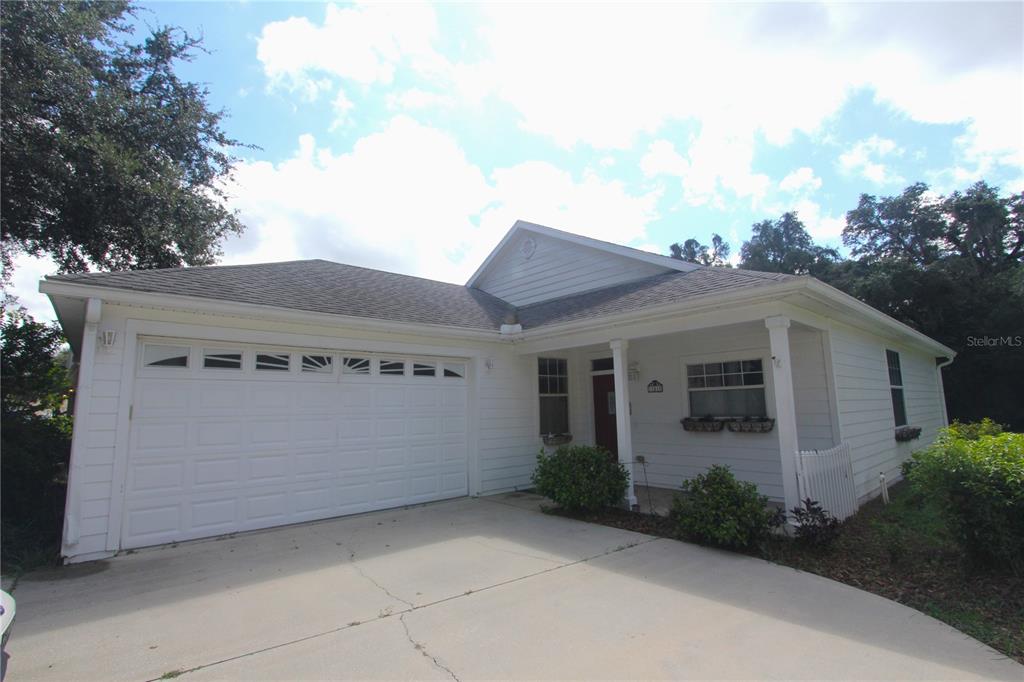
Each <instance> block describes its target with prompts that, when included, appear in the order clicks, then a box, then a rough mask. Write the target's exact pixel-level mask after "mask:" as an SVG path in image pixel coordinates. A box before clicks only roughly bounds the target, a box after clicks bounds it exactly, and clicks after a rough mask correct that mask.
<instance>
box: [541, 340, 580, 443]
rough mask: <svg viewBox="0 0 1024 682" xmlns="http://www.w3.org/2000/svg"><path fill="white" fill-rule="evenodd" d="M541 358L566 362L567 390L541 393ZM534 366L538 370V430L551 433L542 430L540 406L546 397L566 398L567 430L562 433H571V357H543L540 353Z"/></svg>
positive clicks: (549, 375) (551, 375)
mask: <svg viewBox="0 0 1024 682" xmlns="http://www.w3.org/2000/svg"><path fill="white" fill-rule="evenodd" d="M541 360H558V361H560V362H564V363H565V375H564V376H565V388H566V392H565V393H541V392H540V381H539V380H540V377H541V373H540V361H541ZM534 367H535V368H536V370H537V371H536V374H534V382H535V385H536V395H537V432H538V434H539V435H541V436H546V435H549V434H546V433H544V432H543V431H541V419H540V406H541V402H542V401H543V399H544V398H565V431H563V432H562V433H571V432H572V402H571V401H572V397H571V396H570V395H569V394H570V392H571V389H572V384H571V383H570V378H569V359H568V358H560V357H557V356H544V357H541V356H539V355H538V356H537V362H536V364H535V365H534ZM544 376H547V377H553V376H554V377H561V376H563V375H561V374H545V375H544Z"/></svg>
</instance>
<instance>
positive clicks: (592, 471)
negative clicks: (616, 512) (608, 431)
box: [533, 445, 629, 511]
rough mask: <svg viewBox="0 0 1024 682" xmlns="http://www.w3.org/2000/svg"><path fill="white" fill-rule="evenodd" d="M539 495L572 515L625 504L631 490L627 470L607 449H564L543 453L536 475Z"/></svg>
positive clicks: (539, 456) (535, 482)
mask: <svg viewBox="0 0 1024 682" xmlns="http://www.w3.org/2000/svg"><path fill="white" fill-rule="evenodd" d="M533 485H534V487H535V488H536V489H537V492H538V493H540V494H541V495H544V496H545V497H549V498H551V499H552V500H554V501H555V502H556V503H558V505H559V506H561V507H563V508H565V509H569V510H572V511H597V510H598V509H602V508H604V507H611V506H614V505H616V504H619V503H620V502H622V500H623V498H624V497H625V496H626V488H627V487H628V486H629V475H628V473H627V472H626V468H625V467H624V466H623V465H622V464H620V463H619V462H618V461H617V460H616V459H615V456H614V455H612V454H611V453H610V452H608V451H607V450H605V449H604V448H598V447H591V446H589V445H563V446H561V447H559V448H558V449H557V450H555V451H554V452H553V453H551V454H550V455H548V454H545V453H544V451H543V450H541V452H540V454H538V455H537V468H536V469H535V470H534V472H533Z"/></svg>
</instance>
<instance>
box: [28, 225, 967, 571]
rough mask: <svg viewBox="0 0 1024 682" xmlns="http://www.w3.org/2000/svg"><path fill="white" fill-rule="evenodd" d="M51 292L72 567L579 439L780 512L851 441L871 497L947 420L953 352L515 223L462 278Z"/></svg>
mask: <svg viewBox="0 0 1024 682" xmlns="http://www.w3.org/2000/svg"><path fill="white" fill-rule="evenodd" d="M40 290H41V291H42V292H44V293H46V294H47V295H49V297H50V299H51V300H52V302H53V305H54V308H55V309H56V311H57V315H58V317H59V319H60V323H61V325H62V326H63V328H64V330H65V332H66V334H67V336H68V339H69V340H70V342H71V345H72V348H73V351H74V356H75V358H76V360H77V365H78V383H77V392H76V396H77V397H76V400H75V426H74V436H73V441H72V452H71V465H70V472H69V484H68V495H67V509H66V516H65V522H64V538H63V555H64V557H65V558H66V559H67V560H68V561H83V560H88V559H94V558H101V557H107V556H110V555H112V554H114V553H115V552H117V551H119V550H126V549H129V548H135V547H143V546H149V545H157V544H164V543H172V542H177V541H181V540H189V539H194V538H203V537H211V536H217V535H222V534H227V533H233V532H237V531H246V530H253V529H259V528H267V527H271V526H278V525H284V524H291V523H297V522H303V521H310V520H314V519H322V518H329V517H335V516H341V515H345V514H354V513H359V512H366V511H371V510H377V509H385V508H391V507H397V506H403V505H408V504H414V503H422V502H428V501H433V500H441V499H446V498H453V497H459V496H464V495H488V494H492V493H499V492H504V491H511V490H516V489H522V488H527V487H529V486H530V476H531V473H532V471H533V467H534V464H535V461H536V455H537V452H538V450H539V449H540V448H541V447H543V446H544V445H545V443H547V444H548V445H550V444H553V443H557V442H559V441H566V440H568V439H569V438H570V436H571V439H572V442H573V443H584V444H598V445H601V446H604V447H606V448H607V449H608V450H610V451H611V452H613V453H616V454H617V456H618V458H619V459H620V461H622V462H623V463H625V464H626V465H627V468H628V469H629V470H630V471H631V472H632V473H633V476H634V478H635V480H637V481H638V482H641V483H644V484H645V485H649V486H652V487H656V488H657V487H660V488H677V487H678V486H679V485H680V483H681V482H682V480H683V479H684V478H686V477H690V476H693V475H695V474H698V473H700V472H702V471H705V470H706V469H707V468H708V467H709V466H710V465H712V464H716V463H720V464H727V465H729V466H730V467H731V468H732V471H733V472H734V473H735V474H736V475H737V477H739V478H741V479H744V480H747V481H752V482H754V483H756V484H757V486H758V487H759V488H760V490H761V491H762V492H763V493H764V494H766V495H767V496H769V497H770V498H771V499H773V500H776V501H778V502H779V503H784V504H785V505H786V507H787V508H792V507H794V506H796V505H797V504H798V500H799V492H798V491H799V488H798V480H797V478H798V477H797V464H796V463H795V460H796V457H795V455H796V453H797V451H798V450H812V449H827V448H831V447H833V446H836V445H838V444H847V445H848V447H849V452H850V453H851V456H850V459H851V460H852V474H853V476H852V479H853V482H854V484H855V495H856V496H857V497H859V498H861V499H863V498H865V497H868V496H872V495H875V494H877V493H878V491H879V474H880V473H883V474H885V475H886V476H888V477H889V479H890V480H892V479H895V478H897V477H898V476H899V464H900V462H901V461H903V460H904V459H905V458H906V457H907V456H908V454H909V452H910V449H911V448H912V447H913V448H916V447H920V446H922V445H924V444H927V443H928V442H930V440H931V439H932V438H934V436H935V434H936V432H937V430H938V429H939V428H940V427H942V426H943V425H944V424H945V423H946V412H945V405H944V400H943V391H942V377H941V371H940V368H941V365H942V364H943V363H948V362H949V361H950V360H951V359H952V357H953V355H954V353H953V351H952V350H950V349H949V348H947V347H946V346H943V345H942V344H940V343H938V342H936V341H934V340H932V339H930V338H928V337H926V336H924V335H922V334H920V333H919V332H917V331H915V330H913V329H911V328H910V327H908V326H906V325H904V324H902V323H900V322H897V321H896V320H894V319H892V318H890V317H888V316H886V315H884V314H882V313H880V312H879V311H877V310H875V309H873V308H871V307H869V306H867V305H865V304H864V303H861V302H860V301H857V300H856V299H854V298H851V297H850V296H847V295H846V294H843V293H841V292H839V291H838V290H836V289H834V288H832V287H830V286H827V285H825V284H823V283H822V282H820V281H817V280H815V279H813V278H810V277H794V276H790V275H782V274H773V273H764V272H752V271H747V270H740V269H729V268H713V267H702V266H698V265H694V264H691V263H687V262H683V261H680V260H675V259H672V258H668V257H665V256H660V255H655V254H651V253H647V252H644V251H639V250H636V249H632V248H628V247H625V246H620V245H617V244H611V243H607V242H603V241H598V240H595V239H590V238H587V237H582V236H579V235H575V234H569V233H566V232H562V231H559V230H554V229H551V228H548V227H544V226H541V225H535V224H532V223H527V222H522V221H520V222H517V223H516V224H515V225H514V226H513V227H512V229H511V230H510V231H509V233H508V234H507V235H506V236H505V238H504V239H503V240H502V241H501V243H499V244H498V246H497V247H496V248H495V249H494V251H493V252H492V253H491V254H490V255H489V256H488V258H487V259H486V260H485V261H484V263H483V264H482V265H481V266H480V268H479V270H477V272H476V273H475V274H474V275H473V276H472V278H470V280H469V282H468V283H467V284H466V285H465V286H460V285H455V284H446V283H442V282H436V281H431V280H428V279H421V278H418V277H409V276H406V275H398V274H393V273H388V272H382V271H378V270H370V269H366V268H361V267H356V266H352V265H343V264H340V263H333V262H328V261H324V260H305V261H294V262H284V263H267V264H260V265H237V266H211V267H190V268H177V269H167V270H145V271H134V272H117V273H89V274H70V275H58V276H52V277H47V278H46V279H45V280H43V281H42V282H41V283H40ZM685 418H690V421H687V423H686V424H685V425H684V424H683V423H682V421H683V420H684V419H685ZM726 418H729V419H733V420H739V421H734V422H725V421H723V420H724V419H726ZM711 420H714V421H715V422H718V423H731V424H733V425H736V424H739V425H740V428H737V429H736V430H731V428H730V429H725V428H720V427H718V426H717V424H713V425H712V426H711V427H710V428H709V427H707V424H706V422H709V421H711ZM695 421H698V422H701V421H702V423H699V424H698V423H695ZM905 425H906V426H909V427H917V428H920V429H921V430H922V433H921V436H920V437H919V439H918V440H916V441H914V442H913V443H901V442H898V441H897V439H896V436H895V434H896V431H897V429H898V428H899V427H902V426H905ZM748 427H751V428H748ZM712 428H715V429H719V430H712ZM633 496H634V493H633V492H631V493H630V498H631V500H630V501H634V500H633V499H632V498H633Z"/></svg>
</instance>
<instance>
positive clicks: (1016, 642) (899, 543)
mask: <svg viewBox="0 0 1024 682" xmlns="http://www.w3.org/2000/svg"><path fill="white" fill-rule="evenodd" d="M890 497H891V503H890V504H889V505H888V506H886V505H883V504H882V501H881V500H880V499H877V500H873V501H872V502H869V503H867V504H865V505H864V506H863V507H861V509H860V511H859V512H858V513H857V514H856V515H855V516H853V517H852V518H850V519H849V520H847V522H846V523H844V524H843V526H842V533H841V535H840V536H839V539H838V540H836V542H835V543H834V544H833V545H832V546H831V547H828V548H826V549H813V548H809V547H804V546H802V545H799V544H797V543H795V542H793V541H792V540H791V539H789V538H778V539H774V540H772V541H771V542H769V543H768V545H767V546H766V547H764V548H763V549H762V551H761V553H760V555H761V556H762V557H763V558H765V559H768V560H770V561H774V562H776V563H779V564H784V565H786V566H792V567H794V568H798V569H800V570H803V571H808V572H810V573H817V574H819V575H822V576H825V577H826V578H831V579H832V580H837V581H839V582H842V583H846V584H848V585H853V586H854V587H858V588H860V589H862V590H866V591H868V592H874V593H875V594H879V595H881V596H883V597H886V598H888V599H892V600H893V601H897V602H899V603H901V604H906V605H907V606H910V607H912V608H915V609H917V610H919V611H923V612H924V613H927V614H928V615H930V616H933V617H934V618H937V619H939V620H941V621H943V622H946V623H949V624H950V625H952V626H953V627H955V628H957V629H958V630H960V631H962V632H964V633H966V634H968V635H970V636H971V637H974V638H975V639H978V640H980V641H982V642H984V643H985V644H988V645H989V646H991V647H992V648H993V649H996V650H998V651H1000V652H1002V653H1004V654H1006V655H1007V656H1010V657H1011V658H1014V659H1016V660H1018V661H1020V662H1021V663H1024V577H1018V578H1014V577H1012V576H1009V575H1007V574H1006V573H1004V572H1000V571H998V570H994V569H993V568H992V567H980V568H979V569H977V570H970V568H969V567H968V566H967V565H966V562H965V561H964V557H963V554H962V553H961V552H960V550H959V549H958V548H957V546H956V543H955V542H954V541H953V538H952V537H951V536H950V534H949V530H948V529H947V527H946V524H945V523H944V522H943V521H942V518H941V517H940V515H939V510H938V509H936V507H935V505H933V504H928V503H927V502H926V501H924V500H919V499H916V498H915V496H914V495H913V494H912V493H911V492H910V490H909V488H908V487H907V486H906V485H899V486H895V487H894V488H892V490H891V491H890ZM556 513H559V514H564V512H561V511H558V512H556ZM572 516H573V518H578V519H580V520H584V521H590V522H593V523H601V524H604V525H609V526H615V527H617V528H625V529H627V530H634V531H638V532H641V533H648V534H650V535H658V536H662V537H674V535H675V530H674V528H673V526H672V523H671V522H670V521H669V519H667V518H664V517H657V516H649V515H646V514H638V513H635V512H627V511H623V510H608V511H604V512H599V513H596V514H585V515H572Z"/></svg>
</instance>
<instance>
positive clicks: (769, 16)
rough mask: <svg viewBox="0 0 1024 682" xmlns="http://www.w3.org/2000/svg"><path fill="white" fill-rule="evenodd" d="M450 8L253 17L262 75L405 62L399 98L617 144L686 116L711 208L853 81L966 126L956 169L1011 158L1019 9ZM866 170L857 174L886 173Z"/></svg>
mask: <svg viewBox="0 0 1024 682" xmlns="http://www.w3.org/2000/svg"><path fill="white" fill-rule="evenodd" d="M458 11H459V10H452V12H453V13H457V12H458ZM464 12H465V16H463V17H461V18H460V20H458V21H454V22H453V23H452V26H455V27H457V28H455V29H452V30H451V34H450V35H449V34H448V33H446V32H444V31H442V28H444V29H447V28H448V25H447V24H445V25H444V26H443V27H441V26H439V23H438V18H437V16H436V15H435V12H434V10H433V9H432V8H430V7H428V6H424V5H411V6H410V5H400V6H399V5H386V4H373V5H356V6H354V7H346V8H344V9H339V8H337V7H335V6H333V5H331V6H328V7H327V9H326V11H325V16H324V19H323V21H322V22H320V23H315V22H310V21H309V20H308V19H304V18H292V19H288V20H286V21H281V22H274V23H272V24H268V25H267V26H265V27H264V30H263V33H262V35H261V36H260V39H259V51H258V55H259V58H260V61H261V62H262V64H263V67H264V71H265V73H266V75H267V77H268V79H269V80H270V82H271V83H272V84H274V85H284V86H287V87H292V88H296V89H298V90H299V91H300V92H304V93H305V94H306V95H307V96H316V95H317V94H318V93H319V92H321V91H322V90H324V89H329V88H330V87H331V82H330V79H336V80H339V81H354V82H356V83H360V84H363V85H367V86H374V85H388V84H391V83H392V82H394V81H395V79H396V77H397V76H396V74H398V73H399V71H400V70H402V69H407V70H408V73H407V75H408V76H409V81H410V82H412V83H413V84H414V85H413V86H412V87H408V88H407V89H406V90H405V91H404V92H402V93H400V94H397V95H392V96H390V98H389V102H390V104H391V106H392V107H393V108H395V109H398V110H403V111H410V110H414V109H418V108H424V107H436V106H444V107H451V106H465V107H479V106H480V104H481V102H483V101H485V100H486V99H487V98H490V97H494V98H497V99H499V100H501V101H503V102H504V103H505V104H506V105H508V106H510V107H511V108H512V109H513V110H514V111H515V112H517V114H518V117H519V121H520V125H521V126H522V127H523V128H524V129H526V130H529V131H533V132H536V133H538V134H540V135H544V136H547V137H549V138H551V139H552V140H554V141H555V142H556V143H558V144H559V145H562V146H564V147H572V146H574V145H577V144H585V145H589V146H592V147H595V148H599V149H629V148H631V147H632V145H633V144H634V143H635V141H636V139H637V137H638V136H639V135H640V134H643V133H648V134H654V135H658V134H659V133H660V134H661V137H665V134H664V132H662V131H663V129H664V128H665V126H666V124H669V123H672V122H675V121H692V122H697V123H698V124H699V125H700V129H701V131H702V132H701V133H700V135H699V136H698V137H697V138H696V139H695V140H694V144H695V145H697V147H698V148H697V149H691V148H683V147H680V150H681V153H682V154H684V158H686V160H687V161H688V162H689V163H690V164H691V166H692V168H691V170H690V172H689V173H690V175H689V181H688V183H687V186H688V187H689V190H688V198H687V201H689V202H690V203H715V204H718V203H721V202H722V201H723V196H722V194H721V193H722V192H723V190H734V191H736V192H737V193H738V194H739V195H740V196H746V197H750V198H751V199H752V200H754V201H756V200H757V198H758V197H759V196H761V195H762V194H763V193H764V192H765V191H766V186H765V185H766V182H767V179H766V178H764V177H763V176H762V175H761V174H759V173H756V172H754V171H753V170H752V167H751V160H752V158H753V153H752V151H753V148H754V144H755V141H757V142H760V141H764V142H767V143H769V144H775V145H779V144H785V143H787V142H788V141H789V140H791V139H792V136H793V135H794V134H795V133H798V132H802V133H807V134H810V135H824V134H825V131H824V128H826V127H827V124H828V122H829V121H830V120H831V118H832V117H834V116H835V115H836V114H837V112H838V111H839V110H840V108H841V107H842V105H843V104H844V103H845V101H846V99H847V97H848V96H849V94H850V93H852V92H856V91H860V90H863V89H868V90H870V91H872V92H874V93H875V97H876V99H877V100H878V101H879V102H880V103H883V104H886V105H888V106H891V107H893V108H894V109H896V110H897V111H898V112H900V113H902V114H905V115H907V116H908V117H910V118H911V119H913V120H915V121H921V122H928V123H944V124H950V123H958V124H962V125H965V126H966V132H965V133H964V134H963V135H962V136H961V138H960V139H959V140H958V149H959V155H960V157H961V158H960V159H959V160H958V162H959V163H961V165H965V166H969V167H971V168H976V169H987V168H990V167H992V166H993V165H995V164H1005V165H1011V166H1013V165H1014V164H1016V166H1020V165H1022V163H1024V158H1022V149H1024V131H1022V126H1021V125H1020V121H1021V120H1024V96H1022V95H1021V94H1020V83H1021V80H1022V77H1024V72H1022V64H1021V60H1020V58H1019V57H1020V54H1021V50H1022V39H1021V35H1020V31H1019V27H1020V24H1021V13H1022V12H1021V6H1020V5H1019V4H1015V3H1005V4H1003V5H989V6H987V7H986V10H985V11H978V10H977V8H976V7H972V6H970V5H969V4H953V3H950V4H945V5H943V7H942V11H941V12H936V11H934V10H933V9H932V8H931V6H929V5H927V4H907V5H898V4H883V5H873V4H863V3H858V4H845V5H836V4H830V5H811V4H800V5H797V4H793V5H785V4H779V3H761V4H748V5H742V4H741V5H737V4H733V3H730V4H724V5H713V4H697V3H677V4H658V5H642V6H628V7H627V6H614V5H596V6H594V5H588V6H580V5H570V4H563V5H502V4H499V3H492V4H488V5H484V6H482V7H474V8H473V9H472V10H468V9H466V10H464ZM580 26H586V30H580ZM467 27H469V30H467ZM455 31H458V33H457V34H456V33H455ZM466 41H471V42H473V44H474V47H475V49H468V50H460V51H459V54H460V55H472V56H471V57H460V58H455V57H452V56H446V55H445V54H443V50H442V49H441V48H440V47H439V46H441V45H449V44H452V43H458V44H459V45H464V44H465V42H466ZM474 41H475V42H474ZM677 144H678V141H677ZM722 153H724V154H725V156H724V157H722V156H720V155H721V154H722ZM870 164H874V165H868V164H864V168H863V169H862V171H861V172H863V173H865V174H866V176H867V177H869V178H872V179H874V180H879V179H880V178H886V177H887V176H886V174H885V169H884V168H879V164H878V162H877V161H871V162H870ZM677 175H680V174H679V173H677Z"/></svg>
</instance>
